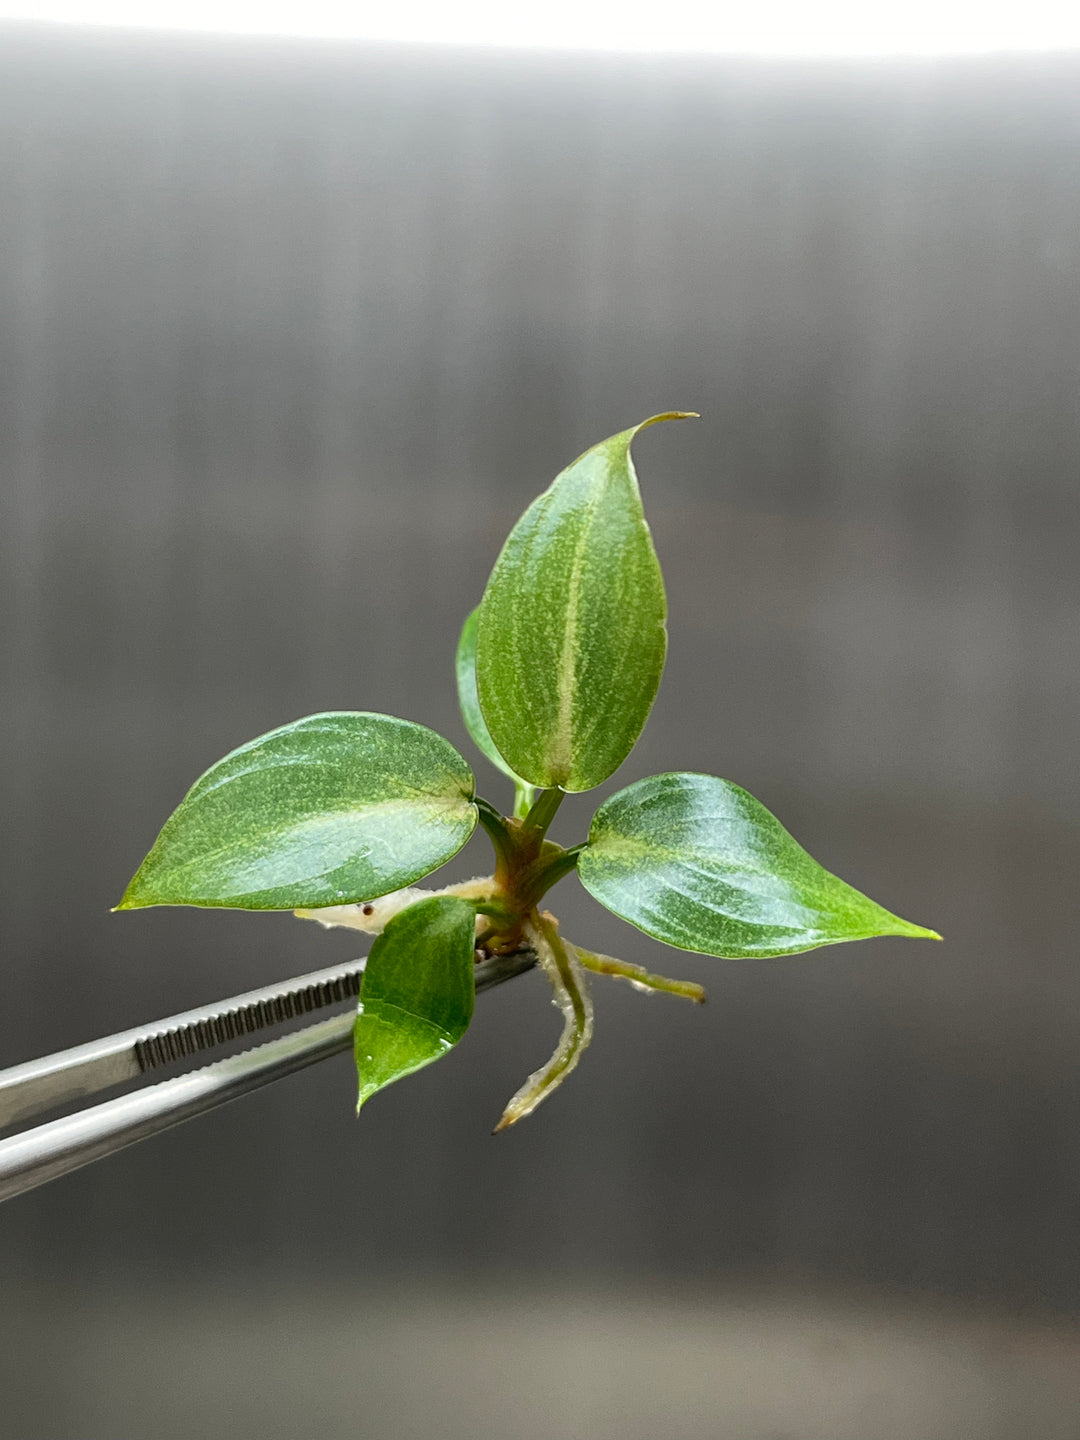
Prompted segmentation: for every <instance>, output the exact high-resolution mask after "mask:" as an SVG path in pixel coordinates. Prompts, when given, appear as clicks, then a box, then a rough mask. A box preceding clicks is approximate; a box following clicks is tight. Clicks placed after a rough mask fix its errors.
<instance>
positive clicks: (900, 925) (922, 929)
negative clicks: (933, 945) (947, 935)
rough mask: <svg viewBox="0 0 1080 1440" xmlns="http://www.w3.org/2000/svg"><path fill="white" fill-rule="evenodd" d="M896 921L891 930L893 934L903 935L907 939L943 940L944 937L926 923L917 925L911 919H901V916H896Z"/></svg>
mask: <svg viewBox="0 0 1080 1440" xmlns="http://www.w3.org/2000/svg"><path fill="white" fill-rule="evenodd" d="M894 919H895V921H896V923H895V926H894V927H893V929H892V930H891V931H890V932H889V933H890V934H892V935H902V936H903V937H904V938H905V939H907V940H941V939H943V938H944V937H943V936H941V935H939V934H938V932H937V931H936V930H928V929H927V928H926V926H925V925H916V924H915V923H914V922H913V921H911V920H901V919H900V917H899V916H895V917H894Z"/></svg>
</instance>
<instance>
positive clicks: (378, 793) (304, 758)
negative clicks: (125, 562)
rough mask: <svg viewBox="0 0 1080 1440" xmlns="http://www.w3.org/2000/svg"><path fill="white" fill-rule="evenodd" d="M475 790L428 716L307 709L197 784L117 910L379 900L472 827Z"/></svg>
mask: <svg viewBox="0 0 1080 1440" xmlns="http://www.w3.org/2000/svg"><path fill="white" fill-rule="evenodd" d="M472 794H473V778H472V772H471V770H470V769H469V767H468V765H466V763H465V761H464V760H463V759H462V758H461V756H460V755H459V754H458V753H457V751H456V750H455V749H454V747H453V746H452V745H451V744H450V743H449V741H447V740H444V739H443V738H442V736H441V735H436V734H435V732H434V731H433V730H428V729H426V728H425V727H424V726H423V725H414V724H412V723H411V722H410V721H408V720H397V719H395V718H394V717H393V716H392V715H371V714H365V713H354V712H351V711H338V712H334V713H330V714H324V715H310V716H308V717H307V718H306V719H304V720H297V721H295V722H294V723H293V724H291V725H283V726H282V727H281V728H280V729H278V730H271V731H270V732H269V734H267V735H261V736H260V737H259V738H258V739H257V740H252V741H250V742H249V743H248V744H247V745H242V746H241V747H240V749H239V750H234V751H233V752H232V753H231V754H229V755H226V756H225V758H224V759H223V760H219V761H218V763H217V764H216V765H213V766H211V768H210V769H209V770H207V772H206V774H205V775H203V776H202V777H201V778H200V779H199V780H197V781H196V782H195V784H194V785H193V786H192V788H191V789H190V790H189V791H188V793H187V795H186V796H185V797H184V799H183V800H182V801H181V803H180V805H179V806H178V807H177V809H176V810H175V811H174V812H173V813H172V815H171V816H170V817H169V819H168V820H167V821H166V822H165V826H164V828H163V829H162V831H161V834H160V835H159V836H158V838H157V840H156V841H155V842H154V847H153V849H152V850H151V851H150V853H149V855H147V857H146V859H145V860H144V861H143V863H142V865H141V866H140V867H139V869H138V872H137V873H136V875H135V877H134V879H133V880H132V881H131V884H130V885H129V886H128V888H127V891H126V892H125V894H124V898H123V899H122V900H121V902H120V904H119V905H118V906H117V909H119V910H132V909H136V908H139V907H141V906H144V905H208V906H230V907H233V908H237V909H242V910H296V909H314V908H316V907H320V906H324V905H344V904H347V903H352V902H355V901H358V900H371V899H374V898H375V897H376V896H377V895H385V894H386V893H387V892H388V891H390V890H399V889H401V888H402V887H403V886H405V885H409V884H411V883H412V882H413V881H414V880H419V879H420V878H421V877H422V876H424V875H427V874H429V873H430V871H432V870H435V869H437V868H438V866H440V865H442V864H443V863H444V862H445V861H447V860H449V859H450V857H451V856H452V855H455V854H456V853H457V852H458V850H460V849H461V847H462V846H463V845H464V844H465V842H466V840H468V838H469V836H470V835H471V834H472V831H473V828H474V826H475V825H476V807H475V805H473V803H472Z"/></svg>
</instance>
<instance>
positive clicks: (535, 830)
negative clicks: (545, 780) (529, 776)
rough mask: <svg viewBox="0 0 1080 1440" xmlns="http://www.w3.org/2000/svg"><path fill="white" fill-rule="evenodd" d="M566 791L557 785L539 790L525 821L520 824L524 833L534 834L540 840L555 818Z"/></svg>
mask: <svg viewBox="0 0 1080 1440" xmlns="http://www.w3.org/2000/svg"><path fill="white" fill-rule="evenodd" d="M565 793H566V792H565V791H564V790H560V789H559V788H558V787H557V786H555V787H553V788H552V789H551V790H541V791H540V794H539V795H538V796H537V797H536V800H535V801H534V803H533V806H532V808H531V809H530V811H529V813H528V815H526V816H525V822H524V824H523V826H522V829H523V830H524V832H525V834H527V835H535V837H536V838H537V840H542V839H543V838H544V836H545V835H546V834H547V828H548V826H549V825H550V824H551V822H552V820H554V818H555V812H556V811H557V810H558V808H559V806H560V805H561V804H562V802H563V795H564V794H565Z"/></svg>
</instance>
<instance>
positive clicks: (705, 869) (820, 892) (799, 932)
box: [578, 774, 941, 958]
mask: <svg viewBox="0 0 1080 1440" xmlns="http://www.w3.org/2000/svg"><path fill="white" fill-rule="evenodd" d="M578 874H579V875H580V876H581V883H582V884H583V885H584V886H585V888H586V890H588V891H589V893H590V894H591V895H593V896H595V897H596V899H597V900H599V901H600V903H601V905H606V906H607V908H608V909H609V910H613V911H614V912H615V914H616V915H619V916H621V917H622V919H624V920H628V921H629V922H630V924H631V925H636V926H637V927H638V929H639V930H644V931H645V933H646V934H647V935H652V936H654V937H655V938H656V939H657V940H662V941H664V943H665V944H667V945H674V946H677V947H678V948H679V949H680V950H698V951H701V952H703V953H704V954H706V955H721V956H724V957H727V958H736V957H742V956H754V955H761V956H766V955H794V954H797V953H798V952H799V951H801V950H813V949H815V948H816V947H817V946H819V945H832V944H835V943H836V942H837V941H840V940H865V939H868V938H869V937H870V936H872V935H909V936H913V937H922V938H926V939H931V940H940V938H941V937H940V935H937V934H936V933H935V932H934V931H933V930H924V929H923V928H922V926H920V925H912V924H910V923H909V922H908V921H907V920H901V919H899V918H898V917H897V916H896V915H890V913H889V912H888V910H883V909H882V908H881V906H880V905H876V904H875V903H874V901H873V900H868V899H867V897H866V896H865V895H860V893H859V892H858V890H853V889H852V887H851V886H850V885H847V884H845V882H844V881H843V880H838V879H837V878H836V876H835V875H830V874H829V872H828V871H827V870H823V869H822V867H821V866H820V865H819V864H818V863H817V861H816V860H814V859H813V858H812V857H811V856H809V855H808V854H807V853H806V851H805V850H804V849H803V848H802V846H801V845H799V844H798V843H797V842H796V841H795V840H793V839H792V837H791V836H790V835H789V834H788V832H787V831H786V830H785V829H784V827H783V826H782V825H781V824H780V822H779V820H777V819H776V817H775V816H774V815H772V814H770V813H769V811H768V810H766V809H765V807H764V805H762V804H761V803H760V801H758V800H755V799H754V797H753V796H752V795H748V794H747V793H746V791H745V790H741V789H740V788H739V787H738V785H732V784H731V782H730V781H728V780H717V779H716V778H715V777H714V776H712V775H686V774H684V775H652V776H650V777H649V778H648V779H647V780H639V781H638V782H637V783H636V784H634V785H630V786H628V787H627V789H625V790H621V791H620V792H619V793H618V794H617V795H613V796H612V797H611V799H610V800H608V801H606V803H605V804H603V805H601V807H600V809H599V810H598V811H597V812H596V814H595V815H594V816H593V822H592V827H591V829H590V833H589V844H588V847H587V848H586V849H585V850H584V851H583V852H582V853H581V855H580V856H579V857H578Z"/></svg>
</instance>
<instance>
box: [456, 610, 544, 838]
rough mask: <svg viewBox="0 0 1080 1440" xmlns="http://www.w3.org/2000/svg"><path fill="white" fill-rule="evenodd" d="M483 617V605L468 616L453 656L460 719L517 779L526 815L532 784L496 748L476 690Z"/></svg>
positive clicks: (518, 810)
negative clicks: (477, 653)
mask: <svg viewBox="0 0 1080 1440" xmlns="http://www.w3.org/2000/svg"><path fill="white" fill-rule="evenodd" d="M479 620H480V607H479V605H478V606H477V607H476V609H475V610H474V611H473V612H472V613H471V614H470V615H469V617H468V619H467V620H466V621H465V624H464V625H463V626H462V629H461V638H460V640H459V641H458V647H457V654H456V655H455V657H454V674H455V677H456V679H457V691H458V704H459V705H460V707H461V718H462V719H463V720H464V721H465V728H466V730H468V732H469V734H470V735H471V736H472V739H473V743H474V744H475V746H476V748H477V749H478V750H479V751H480V753H481V755H483V756H485V757H486V758H487V759H488V760H490V761H491V763H492V764H493V765H494V766H495V768H496V769H498V770H501V771H502V773H503V774H504V775H505V776H506V777H507V778H508V779H510V780H512V781H513V782H514V791H515V805H514V813H515V814H516V815H518V816H523V815H525V814H527V813H528V809H529V806H530V805H531V804H532V802H533V799H534V795H533V787H532V786H531V785H529V784H528V783H527V782H526V781H525V780H522V778H521V776H520V775H515V774H514V772H513V770H511V769H510V766H509V765H508V764H507V763H506V761H505V760H504V759H503V757H502V756H501V755H500V754H499V752H498V750H497V749H496V748H495V741H494V740H492V738H491V734H490V732H489V730H488V728H487V725H486V723H485V721H484V712H483V711H482V710H481V709H480V697H479V695H478V694H477V692H476V629H477V625H478V623H479Z"/></svg>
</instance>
